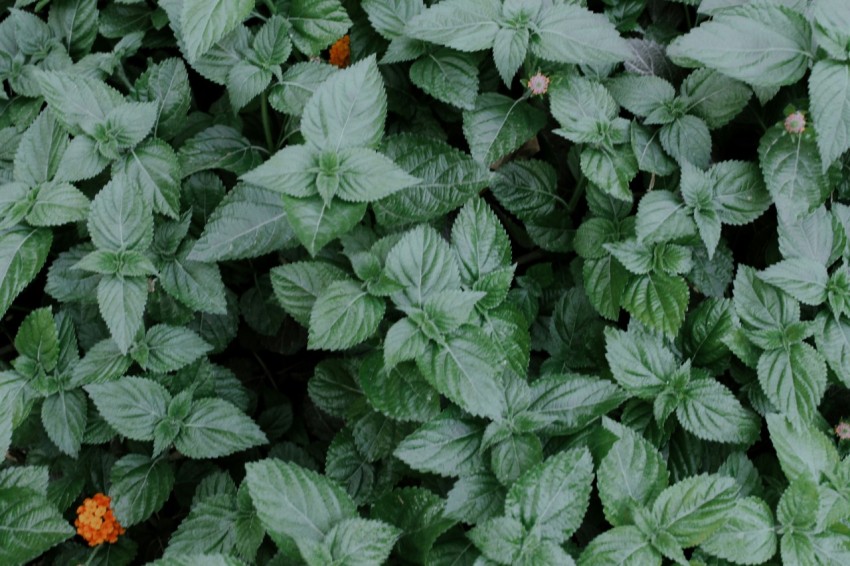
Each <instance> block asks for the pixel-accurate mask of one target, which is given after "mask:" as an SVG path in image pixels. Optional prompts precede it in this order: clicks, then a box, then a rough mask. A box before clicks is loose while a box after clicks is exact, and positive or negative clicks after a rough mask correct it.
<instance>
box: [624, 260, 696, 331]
mask: <svg viewBox="0 0 850 566" xmlns="http://www.w3.org/2000/svg"><path fill="white" fill-rule="evenodd" d="M689 295H690V293H689V292H688V285H687V283H685V281H684V279H682V278H681V277H678V276H675V275H667V274H664V273H650V274H647V275H641V276H639V277H634V278H632V280H631V281H630V282H629V284H628V285H627V286H626V289H625V291H624V292H623V301H622V305H623V308H624V309H626V310H627V311H628V312H629V314H631V315H632V316H634V317H635V318H637V319H638V320H639V321H640V322H642V323H643V324H645V325H647V326H649V327H650V328H654V329H656V330H660V331H662V332H664V333H665V334H667V335H668V336H675V335H676V334H678V332H679V328H680V327H681V325H682V322H683V321H684V319H685V311H686V309H687V306H688V298H689Z"/></svg>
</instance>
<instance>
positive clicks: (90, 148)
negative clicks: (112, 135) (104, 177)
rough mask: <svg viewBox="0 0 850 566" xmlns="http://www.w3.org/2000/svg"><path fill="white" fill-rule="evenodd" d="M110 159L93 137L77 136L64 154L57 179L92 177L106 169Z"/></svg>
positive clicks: (73, 179)
mask: <svg viewBox="0 0 850 566" xmlns="http://www.w3.org/2000/svg"><path fill="white" fill-rule="evenodd" d="M115 157H117V155H116V156H115ZM110 161H111V159H110V158H108V157H105V156H104V155H102V154H101V153H100V151H98V144H97V142H95V141H94V140H93V139H92V138H90V137H88V136H85V135H82V136H77V137H75V138H74V139H73V140H71V143H70V144H68V149H67V151H65V153H64V154H63V155H62V160H61V161H60V162H59V168H58V169H57V171H56V177H55V180H56V181H71V182H75V181H84V180H87V179H91V178H93V177H95V176H97V175H99V174H100V173H101V172H102V171H103V170H104V169H106V167H107V166H108V165H109V163H110Z"/></svg>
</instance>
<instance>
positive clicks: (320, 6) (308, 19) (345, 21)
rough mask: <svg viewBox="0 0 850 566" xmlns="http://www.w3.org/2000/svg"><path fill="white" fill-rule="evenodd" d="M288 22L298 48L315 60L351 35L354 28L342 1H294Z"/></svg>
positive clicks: (291, 4) (290, 6) (290, 7)
mask: <svg viewBox="0 0 850 566" xmlns="http://www.w3.org/2000/svg"><path fill="white" fill-rule="evenodd" d="M287 19H288V20H289V23H290V25H292V42H293V43H294V44H295V47H297V48H298V50H299V51H301V52H302V53H304V54H305V55H311V56H314V55H318V54H319V51H321V50H322V49H324V48H325V47H327V46H329V45H330V44H331V43H333V42H334V41H336V40H337V39H339V38H340V37H342V36H343V35H345V34H346V33H348V28H349V27H351V25H352V24H351V20H350V19H349V17H348V14H347V13H346V11H345V8H343V6H342V4H341V3H340V2H339V1H338V0H292V2H291V3H290V5H289V17H288V18H287Z"/></svg>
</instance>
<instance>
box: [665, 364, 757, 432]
mask: <svg viewBox="0 0 850 566" xmlns="http://www.w3.org/2000/svg"><path fill="white" fill-rule="evenodd" d="M676 416H677V417H678V419H679V422H680V423H681V424H682V426H683V427H684V428H685V429H686V430H688V431H689V432H690V433H691V434H693V435H694V436H696V437H697V438H702V439H704V440H713V441H715V442H729V443H733V444H749V443H750V442H753V441H754V440H756V439H757V438H758V433H759V429H760V428H761V427H760V423H759V419H758V416H757V415H756V414H755V413H753V412H751V411H748V410H747V409H745V408H744V407H743V406H742V405H741V403H740V402H739V401H738V400H737V399H736V398H735V396H734V395H732V392H731V391H729V389H727V388H726V387H725V386H724V385H722V384H721V383H719V382H717V381H715V380H714V379H711V378H708V379H695V380H693V381H691V382H690V383H688V385H687V386H686V387H685V392H684V394H683V395H682V399H681V400H680V401H679V405H678V407H676Z"/></svg>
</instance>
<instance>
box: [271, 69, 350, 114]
mask: <svg viewBox="0 0 850 566" xmlns="http://www.w3.org/2000/svg"><path fill="white" fill-rule="evenodd" d="M336 72H337V68H336V67H334V66H332V65H328V64H326V63H322V62H320V61H302V62H299V63H295V64H293V65H292V66H291V67H289V68H288V69H286V71H285V72H284V73H283V76H282V78H281V81H280V82H279V83H277V84H275V85H273V86H272V88H271V89H269V104H270V105H271V106H272V108H274V109H275V110H277V111H278V112H283V113H284V114H289V115H292V116H301V113H302V112H303V111H304V106H305V105H306V104H307V101H308V100H310V98H311V97H312V95H313V93H314V92H315V91H316V89H317V88H318V86H319V85H320V84H322V83H323V82H325V81H326V80H327V79H328V77H330V76H331V75H333V74H334V73H336Z"/></svg>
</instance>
